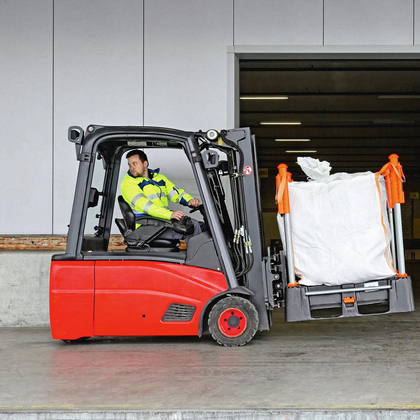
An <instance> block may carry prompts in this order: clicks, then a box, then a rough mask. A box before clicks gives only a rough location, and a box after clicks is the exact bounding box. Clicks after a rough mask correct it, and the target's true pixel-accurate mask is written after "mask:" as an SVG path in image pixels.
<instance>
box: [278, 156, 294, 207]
mask: <svg viewBox="0 0 420 420" xmlns="http://www.w3.org/2000/svg"><path fill="white" fill-rule="evenodd" d="M277 169H278V170H279V173H278V175H277V176H276V188H277V191H276V202H277V208H278V212H279V214H285V213H290V203H289V188H288V183H289V182H291V181H292V174H291V173H290V172H287V165H286V164H284V163H280V165H278V166H277Z"/></svg>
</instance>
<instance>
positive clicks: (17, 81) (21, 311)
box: [0, 0, 420, 325]
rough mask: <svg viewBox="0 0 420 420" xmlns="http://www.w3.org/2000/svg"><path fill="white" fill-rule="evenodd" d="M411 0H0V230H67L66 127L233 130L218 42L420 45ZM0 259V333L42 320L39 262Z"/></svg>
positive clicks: (70, 159) (223, 49)
mask: <svg viewBox="0 0 420 420" xmlns="http://www.w3.org/2000/svg"><path fill="white" fill-rule="evenodd" d="M419 3H420V0H260V1H258V2H256V1H253V0H176V1H174V0H143V1H141V0H121V1H118V2H117V1H113V0H72V1H68V0H0V123H1V129H2V136H1V140H0V141H1V148H0V150H1V158H2V159H1V161H2V164H1V165H0V179H1V180H2V182H1V183H0V197H1V200H0V234H62V233H66V231H67V224H68V222H69V218H70V207H71V203H72V194H73V189H74V182H75V175H76V169H77V165H76V160H75V155H74V149H73V146H72V145H71V144H70V143H68V141H67V128H68V126H70V125H80V126H82V127H86V126H87V125H88V124H90V123H96V124H106V125H119V124H121V125H158V126H169V127H174V128H181V129H188V130H196V129H204V130H205V129H208V128H230V127H227V125H228V112H230V111H231V110H229V108H228V103H229V100H230V98H229V97H228V95H229V89H228V88H229V87H230V85H229V83H230V84H231V80H232V77H233V75H232V70H233V67H232V65H231V64H230V62H229V55H228V53H227V52H228V47H232V46H258V45H265V46H273V47H275V46H279V45H280V46H290V51H291V52H293V48H294V46H296V47H297V48H298V47H302V46H310V45H316V46H320V48H322V47H323V46H340V45H342V46H349V45H350V46H355V48H354V50H355V51H357V46H366V45H374V46H384V47H385V48H383V52H387V48H386V47H387V46H394V45H406V46H410V45H414V44H415V45H419V44H420V4H419ZM343 48H344V47H343ZM336 51H337V52H340V47H338V48H337V50H336ZM345 51H347V50H345ZM169 161H170V159H169V160H168V161H167V160H165V161H164V162H163V164H162V162H159V166H163V165H166V164H169V163H170V162H169ZM154 166H158V165H154ZM183 178H184V179H183ZM175 181H177V180H175ZM180 181H181V182H182V183H183V185H182V186H186V187H187V189H188V186H190V187H192V184H191V183H190V184H189V182H190V180H189V179H185V176H184V177H181V178H180ZM185 184H187V185H185ZM0 257H1V264H2V268H1V269H2V271H1V272H0V273H1V276H0V288H1V290H2V299H3V300H2V301H0V303H1V307H0V325H39V324H44V323H46V322H47V319H46V317H45V314H46V313H47V299H46V295H45V293H46V291H47V289H46V284H47V281H48V279H47V278H46V277H47V273H46V271H45V269H44V268H45V264H46V261H48V259H49V255H47V254H42V253H34V254H31V256H30V255H29V254H27V253H22V252H13V253H9V252H3V253H2V254H1V255H0ZM19 261H24V262H25V265H23V264H22V265H21V267H19V269H17V268H16V267H18V266H19V265H20V264H19ZM22 267H23V268H22ZM40 276H41V277H42V281H40V280H39V279H40V278H41V277H40ZM28 282H29V283H28ZM41 283H42V284H41ZM26 284H30V285H31V287H30V288H26V287H24V286H25V285H26ZM13 285H14V286H13ZM16 287H18V289H16ZM13 290H19V296H20V297H19V298H17V295H16V294H15V292H13ZM9 306H10V307H9ZM6 314H7V315H6ZM34 314H43V315H40V316H35V315H34Z"/></svg>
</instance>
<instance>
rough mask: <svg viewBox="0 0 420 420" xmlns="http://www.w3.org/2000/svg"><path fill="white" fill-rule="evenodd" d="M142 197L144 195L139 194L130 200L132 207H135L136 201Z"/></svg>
mask: <svg viewBox="0 0 420 420" xmlns="http://www.w3.org/2000/svg"><path fill="white" fill-rule="evenodd" d="M142 197H144V194H143V193H140V194H137V195H136V196H135V197H134V198H133V199H132V200H131V204H132V205H133V206H135V205H136V201H137V200H138V199H139V198H142Z"/></svg>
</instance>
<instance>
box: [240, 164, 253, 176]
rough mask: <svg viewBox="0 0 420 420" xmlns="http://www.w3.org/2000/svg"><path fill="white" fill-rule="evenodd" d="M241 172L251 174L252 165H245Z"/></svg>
mask: <svg viewBox="0 0 420 420" xmlns="http://www.w3.org/2000/svg"><path fill="white" fill-rule="evenodd" d="M242 172H243V174H244V175H251V174H252V172H253V170H252V166H249V165H245V166H244V169H242Z"/></svg>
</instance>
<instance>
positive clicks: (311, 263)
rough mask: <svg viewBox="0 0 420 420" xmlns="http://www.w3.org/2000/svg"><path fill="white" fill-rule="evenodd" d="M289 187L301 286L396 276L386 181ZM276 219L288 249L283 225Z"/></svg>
mask: <svg viewBox="0 0 420 420" xmlns="http://www.w3.org/2000/svg"><path fill="white" fill-rule="evenodd" d="M288 187H289V200H290V219H291V230H292V244H293V254H294V263H295V272H296V274H297V275H298V277H299V278H300V280H299V284H302V285H305V286H315V285H327V286H333V285H342V284H349V283H361V282H365V281H369V280H376V279H384V278H388V277H392V276H394V275H395V274H396V271H395V270H394V269H393V264H392V257H391V252H390V234H389V232H390V228H389V223H388V217H387V210H386V209H387V207H386V206H387V194H386V187H385V180H384V178H383V177H382V176H381V175H378V174H374V173H372V172H363V173H356V174H347V173H337V174H334V175H331V176H328V175H326V176H325V175H324V176H322V177H320V178H319V179H316V180H311V181H309V182H290V183H289V184H288ZM277 217H278V224H279V229H280V235H281V239H282V242H283V245H284V244H285V237H284V224H283V219H282V218H281V216H280V215H278V216H277Z"/></svg>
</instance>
